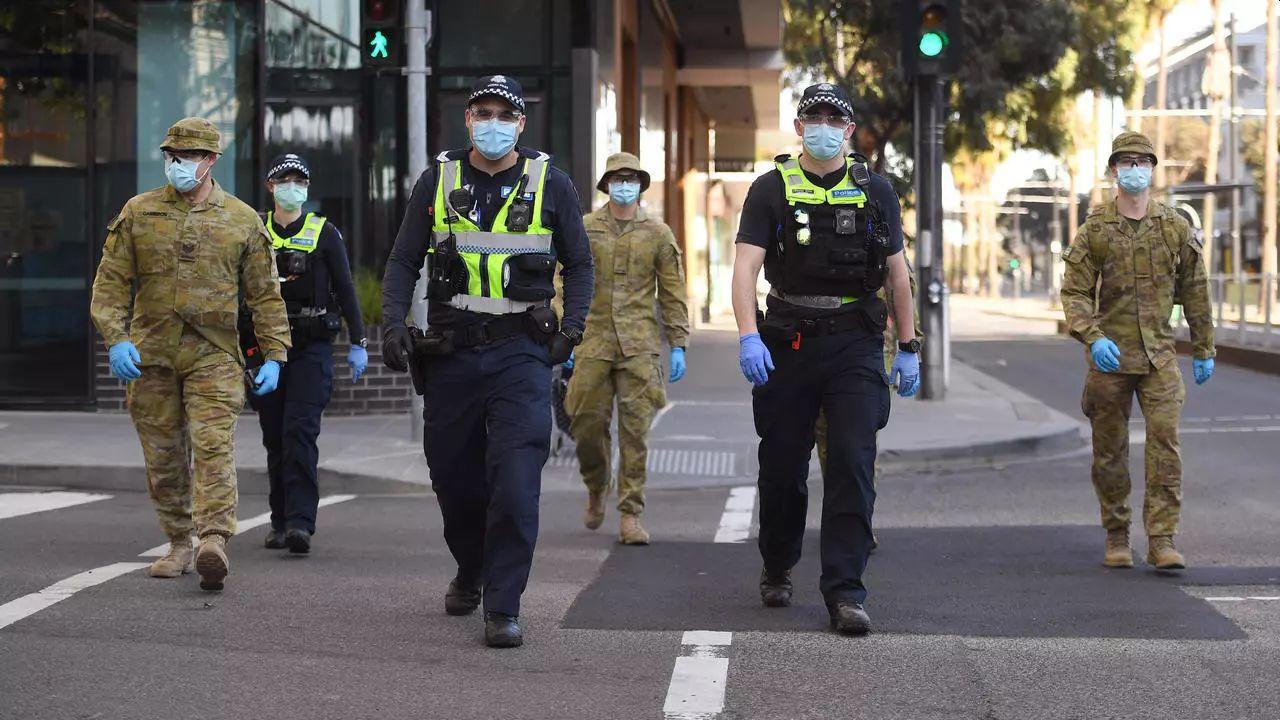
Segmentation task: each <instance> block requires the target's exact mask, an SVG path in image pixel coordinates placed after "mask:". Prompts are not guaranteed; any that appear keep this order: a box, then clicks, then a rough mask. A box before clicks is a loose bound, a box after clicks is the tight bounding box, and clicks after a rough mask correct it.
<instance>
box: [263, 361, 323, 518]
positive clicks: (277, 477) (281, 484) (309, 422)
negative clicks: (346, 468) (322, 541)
mask: <svg viewBox="0 0 1280 720" xmlns="http://www.w3.org/2000/svg"><path fill="white" fill-rule="evenodd" d="M332 392H333V346H332V345H331V344H330V343H329V342H328V341H327V340H314V341H311V342H307V343H302V344H301V345H296V346H294V347H293V348H290V350H289V362H287V363H285V365H284V368H283V369H282V370H281V372H280V384H279V385H278V386H277V387H276V390H275V392H272V393H269V394H267V395H262V396H258V395H254V394H252V393H250V394H249V404H250V405H252V406H253V409H254V410H257V411H258V424H259V425H260V426H261V427H262V446H263V447H265V448H266V449H267V475H268V477H269V478H270V480H271V495H270V498H269V499H270V503H271V527H273V528H275V529H276V530H285V529H288V528H298V529H301V530H306V531H307V532H309V533H314V532H315V531H316V508H317V505H318V503H319V502H320V483H319V481H318V480H317V478H316V464H317V463H318V462H319V461H320V450H319V448H318V447H317V446H316V440H317V439H318V438H319V437H320V416H321V415H322V414H323V413H324V408H325V406H326V405H328V404H329V396H330V394H332Z"/></svg>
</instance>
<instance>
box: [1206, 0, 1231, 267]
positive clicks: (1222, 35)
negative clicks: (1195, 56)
mask: <svg viewBox="0 0 1280 720" xmlns="http://www.w3.org/2000/svg"><path fill="white" fill-rule="evenodd" d="M1225 62H1227V33H1226V24H1225V23H1224V22H1223V12H1222V0H1213V52H1212V54H1211V55H1210V56H1209V67H1208V69H1207V70H1206V72H1207V73H1208V74H1209V77H1208V81H1209V82H1208V85H1209V87H1208V91H1209V92H1208V94H1209V102H1210V109H1211V111H1212V112H1211V114H1210V116H1209V151H1208V155H1207V157H1206V158H1205V167H1204V181H1205V184H1207V185H1215V184H1217V182H1218V155H1219V153H1220V152H1221V150H1222V110H1223V108H1222V99H1223V96H1224V95H1226V88H1224V87H1223V86H1222V80H1223V73H1222V66H1223V63H1225ZM1217 208H1218V198H1217V195H1215V194H1214V193H1208V194H1206V195H1205V196H1204V260H1205V263H1206V264H1207V265H1208V268H1209V273H1210V274H1213V268H1214V265H1213V252H1214V247H1213V246H1214V237H1213V232H1214V225H1215V223H1214V217H1213V216H1214V214H1215V212H1216V211H1217Z"/></svg>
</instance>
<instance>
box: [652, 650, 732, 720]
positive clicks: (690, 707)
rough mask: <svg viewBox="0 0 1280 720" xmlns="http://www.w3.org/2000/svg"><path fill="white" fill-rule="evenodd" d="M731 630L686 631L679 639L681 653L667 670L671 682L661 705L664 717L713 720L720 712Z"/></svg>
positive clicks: (675, 719)
mask: <svg viewBox="0 0 1280 720" xmlns="http://www.w3.org/2000/svg"><path fill="white" fill-rule="evenodd" d="M732 643H733V633H729V632H717V631H710V630H692V631H690V632H686V633H685V634H684V636H683V637H682V638H681V640H680V645H681V650H682V651H683V652H684V653H685V654H683V655H681V656H679V657H677V658H676V662H675V666H674V667H673V668H672V669H671V684H670V685H668V686H667V699H666V702H664V703H663V705H662V715H663V718H664V720H713V718H716V717H719V715H720V713H721V712H723V711H724V693H725V683H726V681H727V680H728V679H729V658H728V657H726V655H727V654H728V648H729V646H730V645H731V644H732Z"/></svg>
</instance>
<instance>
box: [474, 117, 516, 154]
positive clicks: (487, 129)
mask: <svg viewBox="0 0 1280 720" xmlns="http://www.w3.org/2000/svg"><path fill="white" fill-rule="evenodd" d="M518 126H519V123H513V122H502V121H501V120H498V119H496V118H495V119H493V120H486V121H485V122H477V123H474V124H472V126H471V143H472V144H473V145H475V146H476V150H479V151H480V154H481V155H483V156H485V157H487V158H489V159H490V160H500V159H502V158H503V157H506V155H507V153H509V152H511V149H512V148H514V147H515V146H516V128H517V127H518Z"/></svg>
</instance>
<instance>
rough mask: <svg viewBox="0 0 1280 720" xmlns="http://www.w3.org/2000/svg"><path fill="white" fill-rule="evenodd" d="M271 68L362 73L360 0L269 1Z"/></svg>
mask: <svg viewBox="0 0 1280 720" xmlns="http://www.w3.org/2000/svg"><path fill="white" fill-rule="evenodd" d="M266 9H267V67H273V68H309V69H328V70H343V69H348V70H349V69H358V68H359V67H360V6H359V0H267V2H266Z"/></svg>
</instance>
